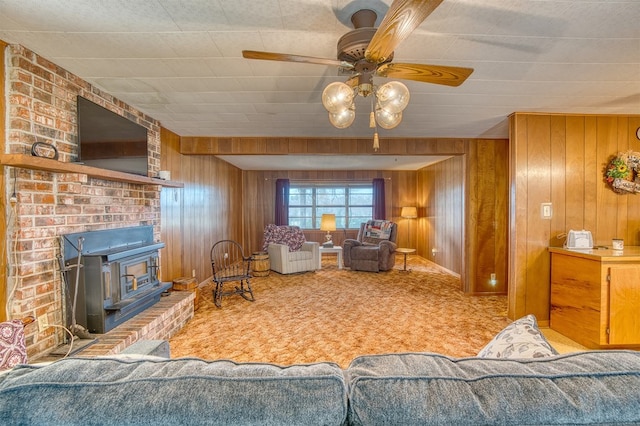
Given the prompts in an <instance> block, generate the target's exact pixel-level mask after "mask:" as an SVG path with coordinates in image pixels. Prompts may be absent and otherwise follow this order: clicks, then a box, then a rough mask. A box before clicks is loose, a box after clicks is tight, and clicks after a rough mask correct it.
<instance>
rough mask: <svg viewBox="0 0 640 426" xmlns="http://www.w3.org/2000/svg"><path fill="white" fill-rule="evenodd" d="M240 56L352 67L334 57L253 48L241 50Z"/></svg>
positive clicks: (350, 64)
mask: <svg viewBox="0 0 640 426" xmlns="http://www.w3.org/2000/svg"><path fill="white" fill-rule="evenodd" d="M242 56H243V57H245V58H247V59H263V60H266V61H284V62H300V63H305V64H318V65H333V66H338V67H343V68H347V69H353V68H354V66H353V64H352V63H350V62H346V61H338V60H335V59H325V58H315V57H313V56H300V55H290V54H288V53H274V52H258V51H255V50H243V51H242Z"/></svg>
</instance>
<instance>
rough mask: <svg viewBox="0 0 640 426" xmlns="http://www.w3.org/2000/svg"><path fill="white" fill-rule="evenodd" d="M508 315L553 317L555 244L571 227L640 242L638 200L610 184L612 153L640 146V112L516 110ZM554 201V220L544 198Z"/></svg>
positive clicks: (597, 237) (602, 239)
mask: <svg viewBox="0 0 640 426" xmlns="http://www.w3.org/2000/svg"><path fill="white" fill-rule="evenodd" d="M510 120H511V122H510V124H511V127H510V132H511V135H510V139H511V147H510V179H511V189H510V193H511V195H510V197H511V199H510V204H511V207H510V214H509V215H510V225H509V226H510V239H509V245H510V252H511V254H512V256H511V260H510V262H509V317H510V318H518V317H520V316H523V315H526V314H530V313H533V314H535V315H536V316H537V317H538V320H539V321H540V322H541V323H542V324H545V323H548V319H549V291H550V284H549V283H550V256H549V253H548V250H547V249H548V247H549V246H561V245H562V244H563V242H564V238H557V236H558V235H561V234H563V233H565V232H567V231H569V230H570V229H577V230H581V229H587V230H590V231H591V232H592V233H593V237H594V243H595V244H599V245H607V246H608V245H610V244H611V240H612V239H613V238H624V239H625V244H626V245H640V234H639V225H638V224H639V223H640V198H639V197H638V195H621V194H616V193H614V192H613V191H612V190H611V189H609V187H608V186H607V184H606V183H605V181H604V169H605V167H606V165H607V162H608V160H609V158H610V157H611V156H612V155H615V154H617V153H618V152H625V151H628V150H633V151H640V141H638V140H637V138H636V137H635V133H636V129H637V128H638V127H640V116H639V115H628V116H623V115H616V116H611V115H562V114H531V113H515V114H513V115H512V116H511V118H510ZM547 202H550V203H552V206H553V216H552V218H551V220H548V219H542V218H541V215H540V204H541V203H547Z"/></svg>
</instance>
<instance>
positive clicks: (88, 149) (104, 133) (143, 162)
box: [78, 96, 148, 176]
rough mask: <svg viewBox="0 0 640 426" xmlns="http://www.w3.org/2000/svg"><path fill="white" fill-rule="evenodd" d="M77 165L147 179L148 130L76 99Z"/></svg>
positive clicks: (80, 99) (83, 99)
mask: <svg viewBox="0 0 640 426" xmlns="http://www.w3.org/2000/svg"><path fill="white" fill-rule="evenodd" d="M78 161H79V162H80V163H83V164H86V165H87V166H93V167H99V168H102V169H107V170H115V171H119V172H126V173H133V174H136V175H142V176H148V165H147V163H148V151H147V129H146V128H145V127H143V126H141V125H139V124H138V123H135V122H133V121H131V120H128V119H127V118H125V117H123V116H121V115H118V114H116V113H115V112H112V111H109V110H108V109H106V108H104V107H101V106H100V105H98V104H96V103H94V102H91V101H90V100H88V99H85V98H83V97H82V96H78Z"/></svg>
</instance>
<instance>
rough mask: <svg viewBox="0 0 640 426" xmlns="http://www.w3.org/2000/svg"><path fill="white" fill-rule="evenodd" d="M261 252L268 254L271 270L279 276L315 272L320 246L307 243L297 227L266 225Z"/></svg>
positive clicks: (318, 263) (310, 242)
mask: <svg viewBox="0 0 640 426" xmlns="http://www.w3.org/2000/svg"><path fill="white" fill-rule="evenodd" d="M262 250H263V251H266V252H268V253H269V261H270V263H271V270H272V271H276V272H278V273H280V274H293V273H296V272H307V271H315V270H316V269H318V265H320V244H319V243H317V242H312V241H307V240H306V238H305V236H304V233H303V232H302V230H301V229H300V227H298V226H287V225H280V226H279V225H274V224H269V225H267V226H266V227H265V229H264V239H263V246H262Z"/></svg>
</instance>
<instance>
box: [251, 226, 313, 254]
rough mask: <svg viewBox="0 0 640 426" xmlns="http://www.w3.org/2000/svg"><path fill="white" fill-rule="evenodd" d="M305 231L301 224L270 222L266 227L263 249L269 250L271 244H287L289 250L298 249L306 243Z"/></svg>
mask: <svg viewBox="0 0 640 426" xmlns="http://www.w3.org/2000/svg"><path fill="white" fill-rule="evenodd" d="M305 241H306V238H305V236H304V232H302V229H300V227H299V226H288V225H274V224H272V223H270V224H268V225H267V226H266V227H265V228H264V238H263V243H262V251H267V248H268V247H269V244H285V245H287V246H289V251H298V250H300V247H302V245H303V244H304V243H305Z"/></svg>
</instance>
